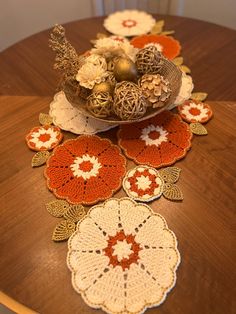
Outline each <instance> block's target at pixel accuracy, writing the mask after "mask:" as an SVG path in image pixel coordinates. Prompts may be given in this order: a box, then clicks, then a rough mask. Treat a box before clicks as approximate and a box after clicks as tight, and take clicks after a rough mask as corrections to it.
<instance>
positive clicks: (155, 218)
mask: <svg viewBox="0 0 236 314" xmlns="http://www.w3.org/2000/svg"><path fill="white" fill-rule="evenodd" d="M68 246H69V252H68V255H67V264H68V267H69V269H70V270H71V272H72V284H73V287H74V288H75V290H76V291H77V292H78V293H80V294H81V296H82V297H83V299H84V300H85V302H86V303H87V304H88V305H90V306H91V307H93V308H102V309H103V310H104V311H106V312H108V313H113V314H118V313H119V314H120V313H122V314H125V313H127V314H128V313H132V314H138V313H143V312H144V311H145V309H146V308H148V307H153V306H157V305H159V304H161V303H162V302H163V301H164V300H165V297H166V294H167V293H168V292H169V291H170V290H171V289H172V288H173V287H174V285H175V281H176V269H177V267H178V265H179V263H180V255H179V252H178V249H177V240H176V237H175V235H174V233H173V232H172V231H170V230H169V229H168V227H167V224H166V221H165V219H164V218H163V217H162V216H161V215H159V214H156V213H154V212H153V211H152V210H151V208H150V207H148V206H147V205H144V204H138V203H136V202H135V201H133V200H131V199H129V198H122V199H115V198H114V199H110V200H107V201H106V202H104V204H102V205H96V206H94V207H92V208H91V209H90V211H89V212H88V215H87V216H86V217H85V218H84V219H83V220H82V221H80V222H79V223H78V225H77V230H76V231H75V233H74V234H73V235H72V236H71V238H70V239H69V244H68Z"/></svg>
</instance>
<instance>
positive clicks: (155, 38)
mask: <svg viewBox="0 0 236 314" xmlns="http://www.w3.org/2000/svg"><path fill="white" fill-rule="evenodd" d="M130 43H131V44H132V45H133V46H134V47H135V48H139V49H142V48H144V47H146V46H148V45H153V44H154V45H157V48H158V50H159V51H160V52H161V53H162V54H163V55H164V56H165V57H166V58H168V59H170V60H172V59H174V58H175V57H177V56H178V55H179V53H180V50H181V46H180V43H179V41H178V40H176V39H174V38H173V37H171V36H165V35H153V34H149V35H141V36H138V37H134V38H133V39H132V40H131V42H130Z"/></svg>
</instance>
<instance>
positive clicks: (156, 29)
mask: <svg viewBox="0 0 236 314" xmlns="http://www.w3.org/2000/svg"><path fill="white" fill-rule="evenodd" d="M164 24H165V21H164V20H160V21H157V22H156V24H155V25H154V26H153V28H152V30H151V34H160V33H161V32H162V29H163V27H164Z"/></svg>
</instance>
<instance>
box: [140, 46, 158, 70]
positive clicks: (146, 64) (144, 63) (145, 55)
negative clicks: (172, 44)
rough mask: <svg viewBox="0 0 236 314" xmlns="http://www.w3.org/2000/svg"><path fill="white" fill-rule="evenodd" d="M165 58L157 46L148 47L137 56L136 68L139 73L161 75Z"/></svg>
mask: <svg viewBox="0 0 236 314" xmlns="http://www.w3.org/2000/svg"><path fill="white" fill-rule="evenodd" d="M163 58H164V57H163V56H162V54H161V53H160V52H159V51H158V49H157V47H156V46H148V47H146V48H143V49H141V50H139V52H138V53H137V55H136V62H135V64H136V67H137V69H138V72H139V73H141V74H145V73H152V74H156V73H159V71H160V69H161V67H162V66H163V63H164V62H163Z"/></svg>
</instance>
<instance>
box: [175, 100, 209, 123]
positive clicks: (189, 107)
mask: <svg viewBox="0 0 236 314" xmlns="http://www.w3.org/2000/svg"><path fill="white" fill-rule="evenodd" d="M178 112H179V114H180V116H181V118H182V119H183V120H185V121H187V122H189V123H196V122H199V123H205V122H207V121H208V120H210V118H211V117H212V115H213V112H212V110H211V107H210V106H209V105H208V104H205V103H203V102H201V101H197V100H186V101H185V102H184V103H183V105H181V106H178Z"/></svg>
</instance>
